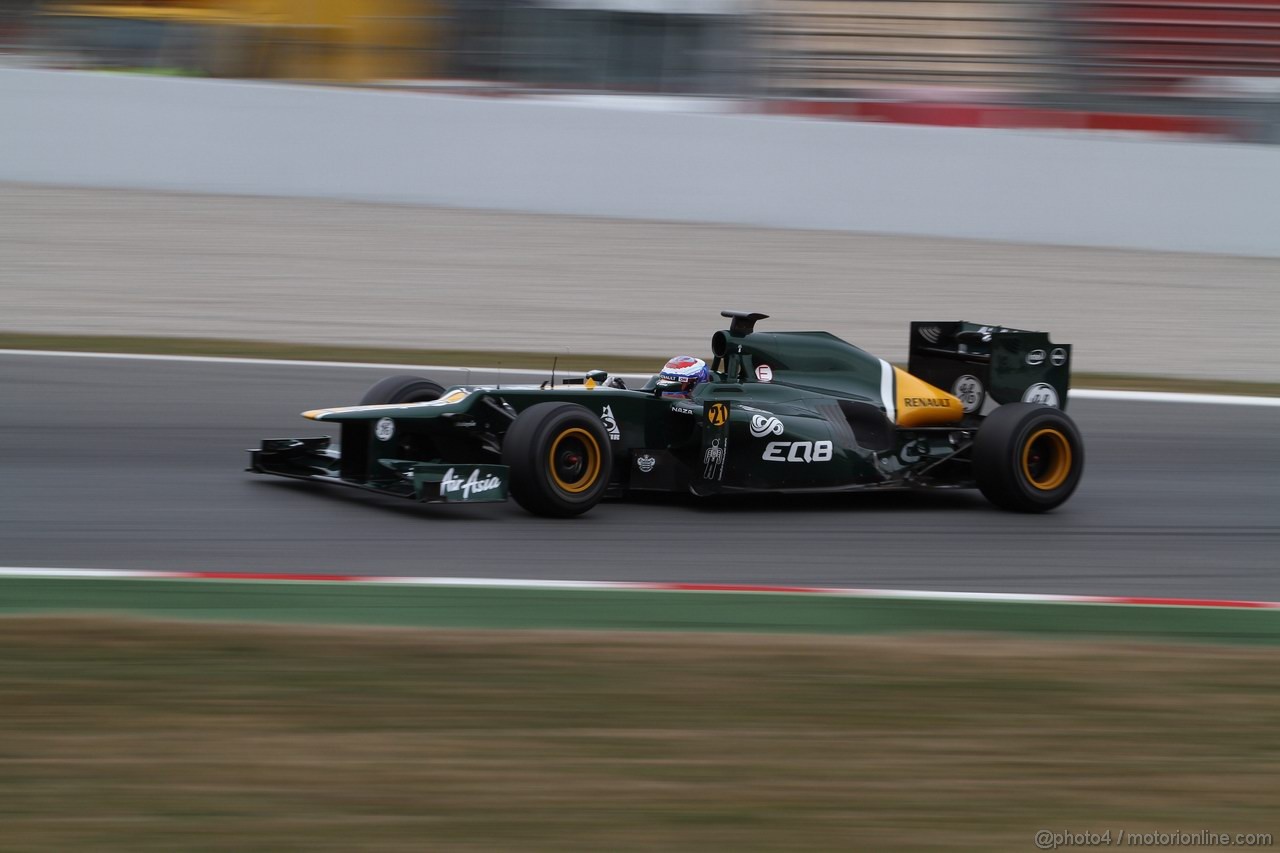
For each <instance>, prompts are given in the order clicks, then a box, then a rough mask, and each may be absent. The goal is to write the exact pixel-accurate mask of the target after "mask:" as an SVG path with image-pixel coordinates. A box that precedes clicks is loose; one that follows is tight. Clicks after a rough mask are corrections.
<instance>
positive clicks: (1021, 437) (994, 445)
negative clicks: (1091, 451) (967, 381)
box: [973, 403, 1084, 512]
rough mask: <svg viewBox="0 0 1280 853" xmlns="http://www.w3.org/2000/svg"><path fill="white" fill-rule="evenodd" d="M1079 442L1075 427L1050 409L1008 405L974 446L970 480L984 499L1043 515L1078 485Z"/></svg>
mask: <svg viewBox="0 0 1280 853" xmlns="http://www.w3.org/2000/svg"><path fill="white" fill-rule="evenodd" d="M1083 472H1084V442H1083V441H1082V440H1081V438H1080V431H1079V430H1078V429H1076V425H1075V422H1074V421H1072V420H1071V418H1069V417H1067V416H1066V414H1064V413H1063V412H1061V411H1059V410H1058V409H1055V408H1053V407H1051V406H1042V405H1038V404H1034V403H1007V404H1005V405H1003V406H1001V407H1000V408H998V409H996V410H995V411H994V412H992V413H991V414H990V415H989V416H987V419H986V420H985V421H983V423H982V426H981V427H980V428H979V429H978V437H977V438H976V439H975V440H974V442H973V475H974V479H975V480H976V481H977V483H978V488H979V489H981V490H982V494H983V495H984V496H986V498H987V500H989V501H991V503H993V504H995V505H996V506H998V507H1000V508H1002V509H1007V510H1011V511H1013V512H1047V511H1049V510H1051V509H1053V508H1054V507H1056V506H1060V505H1061V504H1062V503H1063V502H1064V501H1066V499H1067V498H1069V497H1071V493H1072V492H1074V491H1075V490H1076V486H1078V485H1079V484H1080V475H1081V474H1082V473H1083Z"/></svg>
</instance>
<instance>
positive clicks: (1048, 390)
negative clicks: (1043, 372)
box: [1022, 382, 1058, 408]
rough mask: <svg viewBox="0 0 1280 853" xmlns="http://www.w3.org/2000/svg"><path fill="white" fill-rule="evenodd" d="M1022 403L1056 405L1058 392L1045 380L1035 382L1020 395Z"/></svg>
mask: <svg viewBox="0 0 1280 853" xmlns="http://www.w3.org/2000/svg"><path fill="white" fill-rule="evenodd" d="M1022 402H1024V403H1039V404H1040V405H1042V406H1053V407H1055V408H1056V407H1057V406H1058V392H1057V390H1056V389H1055V388H1054V387H1053V386H1052V385H1050V384H1048V383H1047V382H1037V383H1036V384H1035V385H1032V386H1031V387H1030V388H1028V389H1027V390H1026V393H1024V394H1023V395H1022Z"/></svg>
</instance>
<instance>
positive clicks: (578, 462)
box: [547, 427, 600, 495]
mask: <svg viewBox="0 0 1280 853" xmlns="http://www.w3.org/2000/svg"><path fill="white" fill-rule="evenodd" d="M547 470H549V471H550V472H551V481H552V482H553V483H555V484H556V487H557V488H560V489H563V490H564V491H566V492H568V493H569V494H572V495H576V494H579V493H581V492H585V491H586V490H587V489H589V488H591V487H592V486H593V485H595V482H596V478H598V477H599V476H600V445H599V443H597V442H596V437H595V436H594V435H592V434H591V433H589V432H587V431H586V430H585V429H583V428H582V427H571V428H569V429H567V430H565V431H564V432H562V433H560V434H559V435H557V436H556V440H555V441H553V442H551V452H550V453H549V454H547Z"/></svg>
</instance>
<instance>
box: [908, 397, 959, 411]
mask: <svg viewBox="0 0 1280 853" xmlns="http://www.w3.org/2000/svg"><path fill="white" fill-rule="evenodd" d="M902 405H904V406H906V407H907V408H908V409H949V408H951V401H950V400H948V399H947V398H946V397H903V398H902Z"/></svg>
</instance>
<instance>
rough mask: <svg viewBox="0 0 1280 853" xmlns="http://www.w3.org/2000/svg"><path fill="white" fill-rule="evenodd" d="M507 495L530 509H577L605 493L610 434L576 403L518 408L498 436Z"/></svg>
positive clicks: (552, 512)
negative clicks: (508, 472) (507, 478)
mask: <svg viewBox="0 0 1280 853" xmlns="http://www.w3.org/2000/svg"><path fill="white" fill-rule="evenodd" d="M502 463H503V464H504V465H508V466H510V468H511V496H512V497H513V498H515V500H516V503H518V504H520V506H522V507H524V508H525V509H527V510H528V511H529V512H531V513H533V514H534V515H544V516H549V517H552V518H569V517H571V516H575V515H581V514H582V513H584V512H586V511H587V510H589V509H591V508H592V507H594V506H595V505H596V504H598V503H599V502H600V499H601V498H603V497H604V493H605V489H607V488H608V486H609V475H610V473H611V472H612V469H613V456H612V454H611V452H610V450H609V435H608V433H606V432H605V430H604V427H603V426H602V425H601V423H600V419H599V418H597V417H596V416H595V415H593V414H592V413H591V412H589V411H588V410H587V409H585V408H583V407H582V406H579V405H577V404H576V403H538V404H537V405H534V406H530V407H529V408H528V409H526V410H524V411H523V412H521V413H520V415H519V417H517V418H516V419H515V422H514V423H512V424H511V428H510V429H508V430H507V434H506V437H505V438H504V439H503V442H502Z"/></svg>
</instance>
